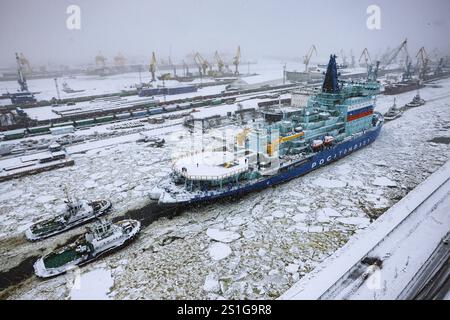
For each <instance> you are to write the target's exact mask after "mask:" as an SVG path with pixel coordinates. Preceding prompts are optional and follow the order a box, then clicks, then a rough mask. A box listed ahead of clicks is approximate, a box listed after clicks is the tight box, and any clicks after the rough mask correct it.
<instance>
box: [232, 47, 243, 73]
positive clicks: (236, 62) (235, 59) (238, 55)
mask: <svg viewBox="0 0 450 320" xmlns="http://www.w3.org/2000/svg"><path fill="white" fill-rule="evenodd" d="M240 63H241V46H238V48H237V51H236V55H235V56H234V57H233V65H234V67H235V69H234V74H239V64H240Z"/></svg>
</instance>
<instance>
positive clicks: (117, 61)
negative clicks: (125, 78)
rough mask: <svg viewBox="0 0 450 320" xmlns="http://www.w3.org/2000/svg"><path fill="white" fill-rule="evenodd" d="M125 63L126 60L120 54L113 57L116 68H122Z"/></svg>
mask: <svg viewBox="0 0 450 320" xmlns="http://www.w3.org/2000/svg"><path fill="white" fill-rule="evenodd" d="M125 62H126V59H125V57H124V56H123V55H122V53H120V52H119V54H117V56H115V57H114V64H115V65H116V67H123V66H124V65H125Z"/></svg>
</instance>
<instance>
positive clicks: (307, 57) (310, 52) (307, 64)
mask: <svg viewBox="0 0 450 320" xmlns="http://www.w3.org/2000/svg"><path fill="white" fill-rule="evenodd" d="M313 53H316V56H317V49H316V46H315V45H312V46H311V48H310V49H309V51H308V53H307V54H306V56H304V57H303V63H304V64H305V72H308V66H309V61H310V60H311V56H312V54H313Z"/></svg>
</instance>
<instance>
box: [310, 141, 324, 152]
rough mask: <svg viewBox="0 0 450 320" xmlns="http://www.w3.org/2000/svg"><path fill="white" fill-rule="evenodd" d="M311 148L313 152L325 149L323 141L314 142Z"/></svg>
mask: <svg viewBox="0 0 450 320" xmlns="http://www.w3.org/2000/svg"><path fill="white" fill-rule="evenodd" d="M311 148H312V149H313V151H319V150H321V149H322V148H323V141H322V140H313V142H312V143H311Z"/></svg>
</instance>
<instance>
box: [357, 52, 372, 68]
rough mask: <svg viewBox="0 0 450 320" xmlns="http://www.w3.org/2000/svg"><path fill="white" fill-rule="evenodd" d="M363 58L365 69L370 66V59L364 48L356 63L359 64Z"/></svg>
mask: <svg viewBox="0 0 450 320" xmlns="http://www.w3.org/2000/svg"><path fill="white" fill-rule="evenodd" d="M363 57H364V61H365V62H366V67H368V66H369V65H371V64H372V59H371V58H370V54H369V50H367V48H364V50H363V52H362V53H361V56H360V57H359V60H358V62H359V63H361V59H362V58H363Z"/></svg>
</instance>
